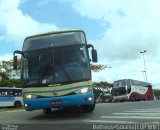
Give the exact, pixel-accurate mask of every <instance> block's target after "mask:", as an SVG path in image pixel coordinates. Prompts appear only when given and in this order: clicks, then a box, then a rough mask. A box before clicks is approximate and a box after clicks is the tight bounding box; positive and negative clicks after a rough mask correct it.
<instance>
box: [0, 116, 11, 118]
mask: <svg viewBox="0 0 160 130" xmlns="http://www.w3.org/2000/svg"><path fill="white" fill-rule="evenodd" d="M7 117H10V116H3V117H0V118H7Z"/></svg>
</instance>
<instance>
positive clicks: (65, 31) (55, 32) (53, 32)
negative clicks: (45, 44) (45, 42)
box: [25, 29, 84, 40]
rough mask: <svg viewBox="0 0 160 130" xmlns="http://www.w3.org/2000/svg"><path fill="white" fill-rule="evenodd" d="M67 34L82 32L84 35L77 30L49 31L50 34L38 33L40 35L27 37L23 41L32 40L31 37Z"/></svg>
mask: <svg viewBox="0 0 160 130" xmlns="http://www.w3.org/2000/svg"><path fill="white" fill-rule="evenodd" d="M69 32H83V33H84V31H83V30H78V29H77V30H76V29H75V30H74V29H73V30H61V31H51V32H46V33H40V34H36V35H32V36H27V37H26V38H25V40H26V39H28V38H33V37H39V36H45V35H50V34H59V33H69Z"/></svg>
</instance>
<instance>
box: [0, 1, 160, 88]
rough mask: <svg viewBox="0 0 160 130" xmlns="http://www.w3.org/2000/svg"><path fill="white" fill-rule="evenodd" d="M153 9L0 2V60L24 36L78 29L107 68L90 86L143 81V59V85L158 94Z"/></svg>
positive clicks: (142, 4)
mask: <svg viewBox="0 0 160 130" xmlns="http://www.w3.org/2000/svg"><path fill="white" fill-rule="evenodd" d="M159 6H160V1H159V0H45V1H44V0H0V61H2V60H10V59H12V57H13V51H14V50H21V49H22V45H23V40H24V38H25V37H27V36H30V35H34V34H38V33H45V32H50V31H58V30H67V29H81V30H84V31H85V33H86V36H87V41H88V43H90V44H93V45H94V46H95V48H96V49H97V52H98V63H100V64H103V65H106V66H108V68H107V69H105V70H103V71H101V72H92V75H93V77H92V79H93V81H95V82H99V81H107V82H110V83H113V81H115V80H119V79H135V80H141V81H145V75H144V72H142V71H144V59H145V65H146V72H147V81H148V82H150V83H152V84H153V88H159V89H160V68H159V67H160V37H159V34H160V24H159V23H160V7H159ZM144 50H146V51H147V52H146V53H140V52H143V51H144ZM143 54H144V59H143Z"/></svg>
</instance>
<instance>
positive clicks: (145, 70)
mask: <svg viewBox="0 0 160 130" xmlns="http://www.w3.org/2000/svg"><path fill="white" fill-rule="evenodd" d="M146 52H147V51H146V50H144V51H141V52H140V53H141V54H142V55H143V62H144V71H143V72H144V73H145V78H146V82H147V69H146V63H145V58H144V53H146Z"/></svg>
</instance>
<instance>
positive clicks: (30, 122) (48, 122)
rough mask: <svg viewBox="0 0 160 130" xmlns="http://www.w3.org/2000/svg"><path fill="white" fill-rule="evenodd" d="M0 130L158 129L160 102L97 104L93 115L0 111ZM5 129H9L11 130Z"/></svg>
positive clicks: (14, 110)
mask: <svg viewBox="0 0 160 130" xmlns="http://www.w3.org/2000/svg"><path fill="white" fill-rule="evenodd" d="M0 123H1V127H0V128H1V129H3V130H6V129H5V128H10V129H11V128H12V129H13V128H15V130H17V129H18V130H21V129H26V130H29V129H35V130H40V129H43V130H44V129H45V130H47V129H53V128H54V130H56V129H60V130H63V129H67V130H72V129H75V130H81V129H123V128H124V129H127V128H128V129H134V130H136V129H141V130H143V129H144V130H145V129H147V128H148V129H159V124H160V101H140V102H123V103H104V104H97V105H96V108H95V111H94V112H93V113H83V112H82V111H77V110H54V111H53V112H52V114H50V115H44V114H43V112H42V110H37V111H31V112H27V111H25V110H24V109H13V108H11V109H0ZM10 129H8V130H10Z"/></svg>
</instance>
